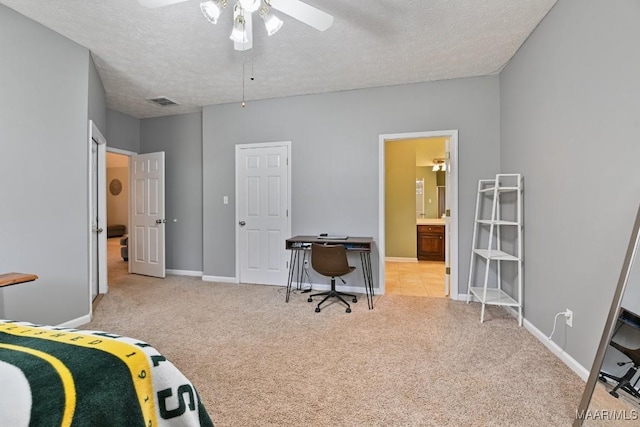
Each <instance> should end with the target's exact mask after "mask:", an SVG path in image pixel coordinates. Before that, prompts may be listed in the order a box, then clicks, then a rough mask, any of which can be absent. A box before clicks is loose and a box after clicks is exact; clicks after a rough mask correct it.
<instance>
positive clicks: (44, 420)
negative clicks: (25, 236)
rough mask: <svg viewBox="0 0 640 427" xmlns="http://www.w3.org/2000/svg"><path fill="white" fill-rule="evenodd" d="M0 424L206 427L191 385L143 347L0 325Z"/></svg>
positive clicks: (93, 334)
mask: <svg viewBox="0 0 640 427" xmlns="http://www.w3.org/2000/svg"><path fill="white" fill-rule="evenodd" d="M0 384H1V386H0V426H15V427H17V426H47V427H48V426H72V425H73V426H127V427H129V426H147V427H154V426H167V427H169V426H203V427H204V426H213V423H212V421H211V418H210V417H209V415H208V413H207V411H206V410H205V408H204V406H203V405H202V402H201V401H200V396H199V395H198V393H197V392H196V389H195V387H194V386H193V384H192V383H191V382H190V381H189V380H188V379H187V378H186V377H185V376H184V375H183V374H182V373H181V372H180V371H179V370H178V369H177V368H176V367H175V366H174V365H173V364H172V363H171V362H169V361H168V360H167V359H166V358H165V357H163V356H162V355H161V354H160V353H159V352H158V351H157V350H156V349H155V348H153V347H152V346H150V345H149V344H147V343H145V342H142V341H139V340H136V339H133V338H129V337H124V336H119V335H115V334H110V333H106V332H101V331H83V330H77V329H70V328H61V327H54V326H43V325H34V324H31V323H27V322H14V321H9V320H0Z"/></svg>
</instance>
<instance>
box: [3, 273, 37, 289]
mask: <svg viewBox="0 0 640 427" xmlns="http://www.w3.org/2000/svg"><path fill="white" fill-rule="evenodd" d="M37 278H38V276H36V275H35V274H25V273H5V274H0V288H1V287H4V286H11V285H17V284H18V283H24V282H32V281H34V280H36V279H37Z"/></svg>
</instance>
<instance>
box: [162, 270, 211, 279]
mask: <svg viewBox="0 0 640 427" xmlns="http://www.w3.org/2000/svg"><path fill="white" fill-rule="evenodd" d="M166 273H167V274H173V275H174V276H193V277H201V276H202V275H203V274H204V272H203V271H191V270H166Z"/></svg>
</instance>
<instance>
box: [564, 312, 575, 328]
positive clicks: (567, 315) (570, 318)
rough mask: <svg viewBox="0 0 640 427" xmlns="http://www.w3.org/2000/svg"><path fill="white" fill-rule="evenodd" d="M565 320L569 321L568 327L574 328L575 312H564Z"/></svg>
mask: <svg viewBox="0 0 640 427" xmlns="http://www.w3.org/2000/svg"><path fill="white" fill-rule="evenodd" d="M564 318H565V320H566V321H567V326H569V327H570V328H573V311H571V310H569V309H568V308H567V309H566V310H565V311H564Z"/></svg>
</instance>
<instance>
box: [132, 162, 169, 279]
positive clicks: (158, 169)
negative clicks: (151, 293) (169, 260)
mask: <svg viewBox="0 0 640 427" xmlns="http://www.w3.org/2000/svg"><path fill="white" fill-rule="evenodd" d="M130 180H131V181H130V190H129V191H130V193H131V203H130V208H129V209H130V211H131V226H130V230H129V268H130V269H131V272H132V273H135V274H144V275H146V276H154V277H165V229H164V228H165V223H166V220H165V217H164V152H159V153H149V154H141V155H139V156H132V157H131V168H130Z"/></svg>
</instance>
